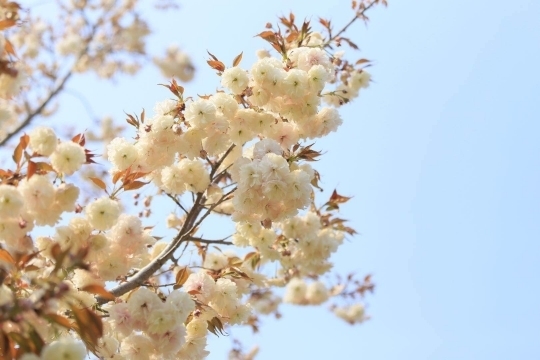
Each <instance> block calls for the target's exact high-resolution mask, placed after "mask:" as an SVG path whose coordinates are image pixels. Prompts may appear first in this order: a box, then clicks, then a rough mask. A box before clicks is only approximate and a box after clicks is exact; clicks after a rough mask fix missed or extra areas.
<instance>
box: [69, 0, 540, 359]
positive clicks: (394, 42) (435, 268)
mask: <svg viewBox="0 0 540 360" xmlns="http://www.w3.org/2000/svg"><path fill="white" fill-rule="evenodd" d="M308 4H309V5H308ZM290 10H292V11H294V12H295V14H296V15H297V17H300V18H302V17H304V16H306V17H310V16H313V19H316V16H322V17H329V18H332V19H333V21H334V23H335V24H336V25H338V24H344V23H346V21H348V18H349V16H350V10H349V1H318V2H307V1H301V0H288V1H284V0H276V1H272V2H269V1H268V2H253V1H246V0H242V1H240V0H235V1H228V2H218V1H197V2H195V1H189V2H188V1H186V2H185V4H182V7H181V9H180V10H179V11H178V12H169V13H168V14H166V15H164V14H159V15H157V16H156V17H154V18H153V19H152V21H151V23H152V26H153V28H154V30H155V35H154V37H153V38H152V43H151V45H150V49H151V51H153V52H160V50H161V49H163V48H165V47H166V46H167V45H168V44H169V43H171V42H177V43H178V44H180V45H181V47H182V48H183V49H185V50H186V51H188V52H189V53H190V54H191V56H192V58H193V59H194V61H195V62H196V64H197V68H198V72H197V75H196V80H195V81H194V82H193V83H192V84H190V85H188V86H187V91H188V92H191V93H192V94H197V93H199V94H201V93H209V92H211V91H212V90H214V89H215V87H216V85H217V83H218V82H217V81H218V79H217V77H216V76H215V74H214V72H213V71H212V70H211V69H209V68H208V67H207V66H206V65H205V61H204V60H205V59H206V50H209V51H211V52H212V53H213V54H215V55H216V56H218V57H219V58H223V59H224V60H226V61H227V59H229V60H232V59H233V58H234V56H235V55H237V54H238V53H239V52H240V51H244V60H243V64H244V65H246V64H250V62H251V61H252V60H253V59H254V51H255V50H256V49H259V48H261V47H265V46H266V45H265V43H264V42H263V41H262V40H260V39H258V38H254V37H253V35H255V34H257V33H258V32H260V31H262V30H263V27H264V24H265V23H266V22H267V21H271V22H275V19H276V16H277V15H281V14H287V13H288V12H289V11H290ZM158 16H159V17H158ZM370 16H371V19H372V20H371V22H370V23H369V24H368V26H367V27H366V26H364V25H362V24H356V25H355V26H353V27H351V31H350V32H349V35H350V36H351V38H352V39H354V40H355V41H356V42H357V43H358V44H359V46H360V48H361V49H362V52H361V54H359V56H362V57H367V58H369V59H372V60H374V61H375V66H374V67H373V68H372V70H371V72H372V74H373V78H374V80H375V82H374V84H373V85H372V86H371V87H370V88H369V89H368V90H367V91H365V92H363V94H362V95H361V97H360V98H359V99H357V100H356V101H355V102H353V103H352V104H351V105H350V106H348V107H346V108H344V109H343V118H344V125H343V126H342V127H341V128H340V129H339V132H338V133H335V134H332V135H331V136H329V137H328V139H325V140H324V141H321V142H319V143H318V145H317V148H318V149H321V150H326V151H327V153H326V155H325V156H324V159H323V160H322V161H320V162H319V163H317V165H316V168H317V169H318V170H319V171H320V172H321V174H323V182H322V185H323V187H324V188H325V189H326V190H328V191H331V190H332V189H333V188H335V187H337V188H338V190H339V192H340V193H342V194H345V195H352V196H354V199H353V200H352V201H351V202H349V203H348V204H347V205H346V206H344V207H343V209H342V216H343V217H345V218H347V219H350V220H351V225H352V226H353V227H354V228H356V229H357V230H358V231H359V232H360V235H359V236H357V237H355V238H354V239H352V240H351V241H350V242H348V243H347V244H345V245H344V246H343V248H342V249H341V252H340V253H339V254H337V256H335V258H334V259H335V262H336V264H337V265H336V268H337V269H338V270H340V271H342V272H344V273H348V272H350V271H358V272H359V273H362V274H363V273H373V275H374V280H375V281H376V283H377V288H376V292H375V294H374V295H373V296H371V297H369V298H368V304H369V305H368V306H369V313H370V314H371V316H372V317H373V319H372V320H370V321H369V322H367V323H365V324H364V325H361V326H357V327H351V326H349V325H348V324H346V323H344V322H342V321H341V320H339V319H337V318H335V317H334V316H333V315H332V314H330V313H329V312H328V311H326V309H323V308H299V307H293V306H283V307H282V311H283V313H284V318H283V319H281V320H279V321H275V320H273V319H265V320H264V324H263V332H262V333H261V334H260V335H258V336H256V337H254V338H249V337H248V338H246V341H245V345H246V347H248V348H249V347H250V346H251V345H252V344H255V343H258V344H259V345H260V346H261V352H260V355H259V357H258V359H259V360H267V359H275V358H283V359H308V358H311V359H333V358H340V359H368V360H371V359H374V360H376V359H385V360H386V359H411V360H413V359H414V360H419V359H444V360H446V359H447V360H454V359H464V360H465V359H501V360H503V359H525V360H526V359H538V358H540V341H539V337H540V307H539V306H538V305H539V304H540V288H539V285H540V281H539V280H538V275H539V274H540V242H539V240H540V236H539V235H540V221H539V219H540V186H539V184H540V157H539V154H540V141H539V139H540V121H539V120H540V119H539V117H540V70H539V65H540V21H539V19H540V2H539V1H537V0H536V1H535V0H528V1H527V0H514V1H512V2H507V1H505V2H503V1H500V0H499V1H497V0H476V1H467V0H454V1H428V0H415V1H398V0H395V1H390V6H389V7H388V8H387V9H384V8H381V9H376V10H374V11H372V12H370ZM120 80H121V81H119V82H118V84H117V85H111V84H110V83H108V84H99V83H97V82H96V80H95V78H94V77H92V76H85V77H83V78H80V79H79V80H75V81H73V82H72V83H71V85H70V86H69V87H70V88H74V89H77V88H79V89H80V88H81V86H84V87H85V89H86V90H85V92H86V94H87V98H88V99H89V100H90V102H91V104H92V107H93V109H94V111H95V112H96V113H97V114H99V115H113V116H114V117H115V118H116V119H117V120H118V121H123V119H124V114H123V111H126V112H130V113H133V112H138V111H140V109H141V108H142V107H145V108H147V109H148V110H150V109H151V108H152V107H153V104H154V103H155V102H156V101H159V100H162V99H165V98H166V97H168V94H167V93H166V92H165V91H164V89H163V88H161V87H158V86H155V84H156V83H160V82H163V79H162V78H161V77H160V76H159V74H158V72H157V70H156V69H148V70H145V71H144V72H143V73H141V74H140V75H139V76H138V77H136V78H133V79H120ZM62 101H63V105H64V108H63V110H62V112H61V113H60V116H61V117H62V118H63V119H64V121H66V122H69V123H70V124H73V123H76V122H77V121H78V119H77V120H76V119H74V118H73V114H75V113H76V114H79V115H77V116H79V117H84V116H85V115H84V114H85V113H84V109H83V107H82V105H81V104H80V103H78V101H77V100H75V99H74V98H73V97H71V96H69V95H64V97H63V98H62ZM70 114H71V115H70ZM243 336H244V333H243V332H241V331H234V332H233V334H232V335H231V337H243ZM229 347H230V342H229V339H227V338H223V337H222V338H219V339H214V340H212V341H211V344H210V350H211V351H212V354H211V355H210V357H209V359H212V360H213V359H223V358H225V357H226V351H227V350H228V349H229Z"/></svg>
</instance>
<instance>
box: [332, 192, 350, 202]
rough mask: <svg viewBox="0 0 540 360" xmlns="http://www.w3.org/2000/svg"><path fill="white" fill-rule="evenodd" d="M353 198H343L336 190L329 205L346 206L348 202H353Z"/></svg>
mask: <svg viewBox="0 0 540 360" xmlns="http://www.w3.org/2000/svg"><path fill="white" fill-rule="evenodd" d="M351 199H352V197H347V196H342V195H339V194H338V193H337V191H336V190H334V192H333V193H332V196H330V200H328V202H329V203H332V204H344V203H346V202H347V201H349V200H351Z"/></svg>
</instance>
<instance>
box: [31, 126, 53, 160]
mask: <svg viewBox="0 0 540 360" xmlns="http://www.w3.org/2000/svg"><path fill="white" fill-rule="evenodd" d="M29 145H30V148H31V149H32V150H34V151H35V152H37V153H38V154H40V155H43V156H49V155H51V154H52V153H53V152H54V150H55V149H56V146H57V145H58V139H57V138H56V134H55V133H54V130H53V129H51V128H49V127H44V126H39V127H37V128H35V129H34V130H32V132H31V133H30V143H29Z"/></svg>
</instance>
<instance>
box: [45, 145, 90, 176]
mask: <svg viewBox="0 0 540 360" xmlns="http://www.w3.org/2000/svg"><path fill="white" fill-rule="evenodd" d="M50 159H51V165H52V167H53V168H54V170H56V171H58V172H59V173H63V174H66V175H71V174H73V173H74V172H75V171H77V170H79V169H80V168H81V166H82V165H83V164H84V163H85V162H86V155H85V153H84V149H83V147H82V146H80V145H79V144H76V143H74V142H72V141H67V142H63V143H61V144H60V145H58V146H57V147H56V150H55V151H54V152H53V153H52V154H51V157H50Z"/></svg>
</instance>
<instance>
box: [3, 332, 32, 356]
mask: <svg viewBox="0 0 540 360" xmlns="http://www.w3.org/2000/svg"><path fill="white" fill-rule="evenodd" d="M8 336H9V337H10V338H11V339H12V340H13V341H15V342H16V343H17V345H19V346H20V347H21V349H23V351H24V352H27V353H29V352H32V348H31V347H30V344H29V341H28V339H26V338H25V337H24V336H22V335H21V334H19V333H16V332H10V333H8Z"/></svg>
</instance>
